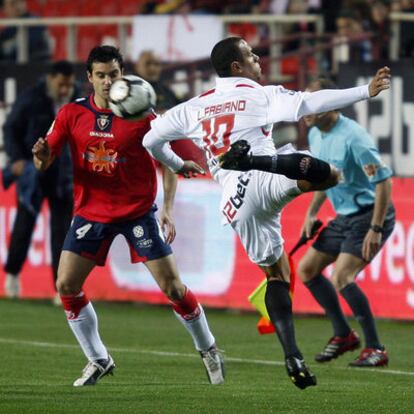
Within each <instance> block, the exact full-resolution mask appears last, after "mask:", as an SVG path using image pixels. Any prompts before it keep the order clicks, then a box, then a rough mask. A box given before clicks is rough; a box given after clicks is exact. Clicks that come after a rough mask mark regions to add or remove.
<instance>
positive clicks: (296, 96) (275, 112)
mask: <svg viewBox="0 0 414 414" xmlns="http://www.w3.org/2000/svg"><path fill="white" fill-rule="evenodd" d="M263 89H264V91H265V94H266V96H267V99H268V103H269V105H268V114H267V123H268V124H272V123H275V122H281V121H286V122H294V121H297V120H298V112H299V108H300V105H301V103H302V100H303V92H296V91H292V90H289V89H285V88H283V87H282V86H265V87H264V88H263Z"/></svg>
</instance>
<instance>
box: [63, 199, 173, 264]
mask: <svg viewBox="0 0 414 414" xmlns="http://www.w3.org/2000/svg"><path fill="white" fill-rule="evenodd" d="M156 210H157V207H156V206H153V207H152V208H151V210H150V211H149V212H148V213H147V214H145V215H144V216H141V217H138V218H136V219H134V220H130V221H124V222H121V223H100V222H96V221H90V220H86V219H85V218H83V217H81V216H75V217H74V219H73V221H72V225H71V226H70V229H69V231H68V234H67V235H66V239H65V242H64V244H63V249H62V250H68V251H70V252H73V253H76V254H78V255H80V256H82V257H85V258H87V259H90V260H93V261H94V262H95V263H96V264H97V265H98V266H104V265H105V261H106V257H107V255H108V251H109V248H110V247H111V244H112V241H113V240H114V238H115V237H116V236H117V235H118V234H122V235H123V236H124V237H125V239H126V240H127V242H128V245H129V250H130V255H131V262H132V263H138V262H146V261H148V260H155V259H159V258H161V257H165V256H168V255H170V254H171V253H172V250H171V247H170V245H169V244H167V243H165V240H164V235H163V234H162V230H161V227H160V225H159V223H158V221H157V219H156V218H155V214H154V212H155V211H156Z"/></svg>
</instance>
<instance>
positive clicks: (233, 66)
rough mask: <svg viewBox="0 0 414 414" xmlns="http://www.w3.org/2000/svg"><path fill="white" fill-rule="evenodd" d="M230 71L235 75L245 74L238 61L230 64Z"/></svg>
mask: <svg viewBox="0 0 414 414" xmlns="http://www.w3.org/2000/svg"><path fill="white" fill-rule="evenodd" d="M230 69H231V73H232V74H233V75H240V74H241V73H242V72H243V68H242V66H241V64H240V62H238V61H237V60H235V61H234V62H232V63H231V64H230Z"/></svg>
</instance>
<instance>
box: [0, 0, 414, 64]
mask: <svg viewBox="0 0 414 414" xmlns="http://www.w3.org/2000/svg"><path fill="white" fill-rule="evenodd" d="M1 3H2V7H1V10H2V11H1V13H0V17H3V18H30V17H34V16H38V17H63V16H121V15H146V14H151V15H161V14H186V13H191V14H199V15H206V14H229V15H237V14H246V15H266V14H267V15H286V14H319V15H322V16H323V20H324V29H325V33H329V34H336V35H337V36H342V37H343V36H345V37H346V36H350V35H354V36H355V35H357V34H358V33H370V32H372V33H373V34H375V38H373V40H372V41H370V42H361V44H360V45H359V46H358V48H357V51H353V53H352V58H353V59H356V60H359V61H364V62H367V61H371V60H372V59H373V55H374V57H377V58H384V57H386V56H388V52H389V50H388V47H389V46H388V45H389V41H390V13H392V12H414V0H227V1H225V2H223V1H222V0H125V1H122V2H115V1H105V2H101V1H98V0H90V1H87V2H86V1H82V0H72V1H66V0H28V1H26V0H3V1H2V2H1ZM232 29H234V31H235V32H237V34H241V35H242V36H243V37H246V38H248V40H249V41H250V42H251V43H252V44H253V45H254V46H258V45H260V44H261V43H262V42H263V41H266V39H268V36H269V33H268V31H267V30H268V29H267V26H266V25H263V26H260V25H253V24H251V23H240V24H235V25H230V30H231V31H232ZM48 30H49V32H51V34H52V37H59V30H60V31H62V30H63V28H53V27H52V28H49V29H48ZM79 30H80V31H79V35H80V36H82V35H84V38H85V40H86V38H87V37H88V36H89V37H91V36H92V35H91V34H90V33H87V29H86V28H80V29H79ZM83 30H85V33H82V31H83ZM94 30H95V32H96V31H97V28H94ZM102 30H103V29H102ZM314 30H315V29H314V27H312V25H310V24H307V23H301V24H295V25H293V26H292V27H291V28H290V29H289V30H288V32H290V33H300V32H312V31H314ZM400 32H401V39H402V40H401V48H400V53H399V55H400V57H411V56H412V54H413V46H412V45H413V44H414V23H413V22H401V24H400ZM14 36H16V28H15V27H6V28H4V29H3V31H2V32H1V33H0V60H3V61H14V60H16V50H15V47H14V44H13V41H12V40H13V37H14ZM92 37H93V36H92ZM29 38H30V45H29V49H30V60H45V59H49V58H51V57H54V58H55V59H56V58H63V56H59V55H57V53H56V49H59V46H60V45H56V44H55V45H53V44H51V43H53V42H50V41H48V34H47V30H46V28H45V27H42V26H37V27H31V28H30V36H29ZM49 40H50V39H49ZM85 44H87V42H85ZM87 47H89V45H88V46H87ZM294 47H295V44H294V43H293V44H288V45H286V47H285V48H287V49H288V50H289V49H292V48H294Z"/></svg>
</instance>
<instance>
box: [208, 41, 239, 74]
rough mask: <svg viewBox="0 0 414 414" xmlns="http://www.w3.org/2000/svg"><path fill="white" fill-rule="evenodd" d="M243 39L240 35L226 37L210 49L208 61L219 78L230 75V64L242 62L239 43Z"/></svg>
mask: <svg viewBox="0 0 414 414" xmlns="http://www.w3.org/2000/svg"><path fill="white" fill-rule="evenodd" d="M242 40H243V39H242V38H241V37H236V36H233V37H228V38H226V39H223V40H220V42H218V43H217V44H216V45H215V46H214V47H213V50H212V51H211V55H210V61H211V64H212V65H213V68H214V70H215V71H216V72H217V75H219V76H220V77H221V78H228V77H230V76H231V64H232V63H233V62H242V61H243V56H242V54H241V51H240V48H239V45H240V42H241V41H242Z"/></svg>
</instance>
